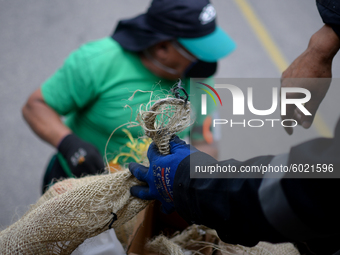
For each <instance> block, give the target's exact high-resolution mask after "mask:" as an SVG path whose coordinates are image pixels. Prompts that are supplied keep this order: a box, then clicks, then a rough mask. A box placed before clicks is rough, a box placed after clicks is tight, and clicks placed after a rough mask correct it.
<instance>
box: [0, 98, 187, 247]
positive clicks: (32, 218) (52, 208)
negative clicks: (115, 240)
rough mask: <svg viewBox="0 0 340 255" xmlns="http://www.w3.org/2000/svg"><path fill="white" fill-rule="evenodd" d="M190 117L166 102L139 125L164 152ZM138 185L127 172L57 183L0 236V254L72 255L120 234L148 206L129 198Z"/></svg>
mask: <svg viewBox="0 0 340 255" xmlns="http://www.w3.org/2000/svg"><path fill="white" fill-rule="evenodd" d="M149 108H150V109H149ZM189 113H190V107H189V104H184V101H183V100H181V99H176V98H171V97H167V98H165V99H161V100H158V101H156V102H152V103H151V102H150V103H149V104H148V105H147V107H146V108H145V110H141V111H140V113H139V114H138V122H139V125H141V126H142V127H143V128H144V129H145V133H146V135H147V136H149V137H151V138H152V139H153V140H154V142H155V143H156V144H157V145H158V147H159V148H166V146H164V145H165V143H166V144H168V143H169V139H170V138H171V137H172V136H173V135H174V134H176V133H177V132H180V131H182V130H183V129H185V128H186V127H188V125H189V121H190V116H189ZM157 115H159V116H157ZM165 138H166V139H165ZM161 152H162V153H163V154H166V153H168V149H167V152H166V151H163V150H161ZM138 184H139V185H140V184H141V183H140V182H139V181H138V180H137V179H136V178H135V177H134V176H132V175H131V173H130V172H129V170H128V169H124V170H122V171H118V172H116V173H112V174H105V175H97V176H90V177H84V178H80V179H68V180H64V181H61V182H58V183H56V184H55V185H53V186H52V187H51V188H50V189H49V190H48V191H47V192H46V193H45V194H44V195H43V196H42V197H41V198H40V199H39V200H38V201H37V203H36V204H35V205H33V206H31V208H30V210H29V211H28V212H26V214H25V215H24V216H23V217H22V218H21V219H20V220H18V221H17V222H16V223H14V224H13V225H11V226H10V227H8V228H6V229H5V230H3V231H2V232H0V253H1V254H71V253H72V251H74V250H75V249H76V248H77V247H78V246H79V245H80V244H81V243H82V242H83V241H84V240H85V239H87V238H90V237H93V236H96V235H98V234H100V233H101V232H104V231H106V230H107V229H108V228H110V227H113V228H114V229H119V227H120V226H121V225H123V224H124V223H126V222H128V221H129V220H131V219H132V218H133V217H134V216H136V215H137V214H138V213H139V212H140V211H142V210H143V209H144V208H145V207H146V206H147V205H148V203H149V201H144V200H141V199H138V198H135V197H132V196H131V194H130V188H131V187H132V186H134V185H138Z"/></svg>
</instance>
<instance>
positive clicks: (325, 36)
mask: <svg viewBox="0 0 340 255" xmlns="http://www.w3.org/2000/svg"><path fill="white" fill-rule="evenodd" d="M339 48H340V39H339V37H338V35H337V34H336V33H335V32H334V30H333V29H332V28H331V27H330V26H329V25H324V26H323V27H322V28H321V29H320V30H319V31H317V32H316V33H315V34H314V35H313V36H312V37H311V39H310V41H309V44H308V47H307V49H306V50H305V51H304V52H303V53H302V54H301V55H300V56H299V57H298V58H297V59H295V60H294V61H293V63H292V64H291V65H290V66H289V67H288V68H287V69H286V70H285V71H284V72H283V74H282V78H281V87H283V88H284V87H301V88H305V89H307V90H309V91H310V93H311V99H310V101H308V102H307V103H306V104H305V108H306V109H307V110H308V111H309V112H310V113H311V114H312V115H304V114H303V113H302V112H301V111H300V110H299V109H298V108H297V107H296V106H295V105H287V108H286V110H287V114H286V115H283V116H282V118H283V119H295V120H296V121H297V122H298V124H300V125H302V126H303V127H304V128H309V127H310V126H311V124H312V122H313V120H314V117H315V114H316V111H317V109H318V107H319V105H320V103H321V102H322V100H323V98H324V97H325V95H326V93H327V91H328V88H329V86H330V83H331V77H332V61H333V58H334V56H335V55H336V54H337V52H338V50H339ZM303 78H304V79H303ZM313 78H315V79H313ZM316 78H319V79H316ZM320 78H322V79H320ZM298 97H299V93H290V94H288V95H287V98H298ZM287 123H288V122H287ZM287 126H290V125H289V124H287ZM285 130H286V131H287V133H288V134H292V133H293V128H292V127H286V128H285Z"/></svg>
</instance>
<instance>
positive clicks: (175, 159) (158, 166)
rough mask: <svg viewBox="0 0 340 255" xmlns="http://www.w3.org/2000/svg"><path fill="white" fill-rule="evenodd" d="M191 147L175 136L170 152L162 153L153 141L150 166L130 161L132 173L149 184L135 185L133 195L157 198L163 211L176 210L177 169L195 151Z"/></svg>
mask: <svg viewBox="0 0 340 255" xmlns="http://www.w3.org/2000/svg"><path fill="white" fill-rule="evenodd" d="M196 151H197V149H196V148H195V147H191V146H190V145H189V144H186V143H185V142H184V141H183V140H181V139H179V138H178V137H177V136H175V137H174V138H173V139H172V140H171V141H170V154H169V155H165V156H164V155H162V154H160V152H159V151H158V148H157V146H156V145H155V144H154V143H152V144H151V145H150V147H149V150H148V158H149V162H150V166H149V168H147V167H145V166H142V165H140V164H137V163H130V164H129V169H130V171H131V173H132V174H133V175H134V176H135V177H136V178H137V179H138V180H140V181H144V182H147V184H148V186H133V187H131V189H130V192H131V194H132V195H133V196H135V197H138V198H140V199H145V200H154V199H157V200H159V201H160V202H161V203H162V208H161V209H162V211H163V212H164V213H171V212H173V211H174V210H175V207H174V202H173V184H174V178H175V174H176V170H177V167H178V165H179V164H180V163H181V161H182V160H183V159H184V158H186V157H187V156H188V155H190V154H191V153H193V152H196Z"/></svg>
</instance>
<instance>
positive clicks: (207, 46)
mask: <svg viewBox="0 0 340 255" xmlns="http://www.w3.org/2000/svg"><path fill="white" fill-rule="evenodd" d="M177 41H178V42H179V43H180V44H181V45H182V46H183V47H184V48H185V49H187V50H188V51H189V52H190V53H191V54H193V55H194V56H195V57H196V58H198V59H200V60H203V61H206V62H216V61H217V60H219V59H221V58H223V57H226V56H227V55H229V54H230V53H231V52H233V51H234V50H235V49H236V43H235V42H234V40H233V39H231V37H230V36H229V35H228V34H227V33H225V32H224V31H223V29H222V28H221V27H219V26H216V28H215V31H214V32H212V33H210V34H208V35H205V36H202V37H197V38H177Z"/></svg>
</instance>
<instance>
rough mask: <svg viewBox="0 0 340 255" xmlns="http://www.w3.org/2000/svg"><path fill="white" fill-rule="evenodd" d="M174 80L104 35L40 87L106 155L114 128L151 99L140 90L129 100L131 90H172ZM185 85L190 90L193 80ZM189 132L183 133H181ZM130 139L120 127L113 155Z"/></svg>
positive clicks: (137, 129) (49, 101)
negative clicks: (159, 73) (145, 63)
mask: <svg viewBox="0 0 340 255" xmlns="http://www.w3.org/2000/svg"><path fill="white" fill-rule="evenodd" d="M175 83H176V82H175V81H169V80H166V79H162V78H160V77H158V76H156V75H154V74H153V73H152V72H151V71H149V70H148V69H147V68H146V67H144V65H143V64H142V62H141V60H140V58H139V56H138V55H137V54H136V53H133V52H129V51H126V50H124V49H123V48H122V47H121V46H120V45H119V44H118V43H117V42H116V41H114V40H113V39H112V38H104V39H101V40H98V41H94V42H90V43H87V44H85V45H83V46H81V47H80V48H79V49H78V50H76V51H74V52H73V53H72V54H71V55H70V56H69V57H68V58H67V59H66V61H65V63H64V65H63V66H62V67H61V68H60V69H59V70H58V71H57V72H56V73H55V74H54V75H53V76H52V77H50V78H49V79H48V80H47V81H46V82H45V83H44V84H43V85H42V87H41V91H42V95H43V98H44V100H45V102H46V103H47V104H48V105H49V106H50V107H51V108H52V109H54V110H55V111H56V112H57V113H58V114H60V115H62V116H65V124H66V125H67V126H68V127H69V128H70V129H71V130H72V131H73V133H75V134H76V135H77V136H79V137H80V138H82V139H83V140H85V141H87V142H90V143H91V144H93V145H95V146H96V147H97V148H98V150H99V151H100V153H101V154H102V155H104V149H105V145H106V143H107V141H108V139H109V136H110V134H111V133H112V131H113V130H114V129H116V128H117V127H119V126H120V125H122V124H125V123H127V122H129V121H135V118H136V113H137V110H138V108H139V106H140V105H141V104H146V103H147V102H148V101H149V99H150V93H141V92H137V93H136V94H135V96H134V98H133V100H131V101H129V100H128V99H129V98H130V97H131V96H132V94H133V93H134V92H135V91H136V90H142V91H151V90H152V91H154V94H158V95H161V94H160V93H161V89H162V90H166V91H169V90H170V89H171V87H173V86H174V84H175ZM183 83H184V84H185V86H184V87H185V89H186V90H187V91H189V80H186V81H183ZM163 93H164V91H163ZM126 105H129V106H130V107H131V108H132V111H131V108H129V107H125V106H126ZM198 122H199V121H198ZM129 131H130V132H131V133H132V135H133V136H134V137H139V136H141V135H143V132H142V129H141V128H140V127H134V128H130V129H129ZM188 132H189V131H188V130H186V131H184V132H183V133H184V134H181V137H183V135H186V134H188ZM128 141H129V138H128V137H127V135H126V134H125V133H124V132H123V131H122V128H119V129H118V130H117V131H116V132H115V133H114V136H113V137H112V138H111V140H110V142H109V145H108V150H107V152H108V153H109V154H111V156H110V155H109V159H112V158H113V157H114V155H115V154H116V153H118V152H119V151H120V149H121V147H123V146H124V145H125V144H126V143H127V142H128ZM112 154H113V155H112Z"/></svg>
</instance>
